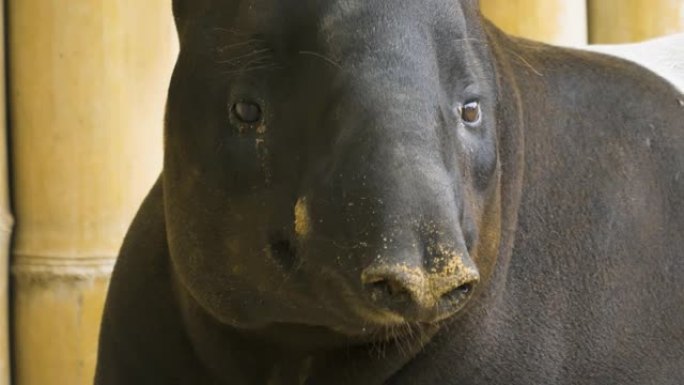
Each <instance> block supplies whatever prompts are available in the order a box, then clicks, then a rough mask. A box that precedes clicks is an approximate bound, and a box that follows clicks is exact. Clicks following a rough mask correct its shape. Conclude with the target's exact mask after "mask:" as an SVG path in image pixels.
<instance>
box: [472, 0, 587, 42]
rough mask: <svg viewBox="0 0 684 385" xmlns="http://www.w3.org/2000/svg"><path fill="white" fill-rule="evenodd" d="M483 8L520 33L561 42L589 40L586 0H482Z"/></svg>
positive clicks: (510, 30)
mask: <svg viewBox="0 0 684 385" xmlns="http://www.w3.org/2000/svg"><path fill="white" fill-rule="evenodd" d="M480 8H481V10H482V13H483V14H484V15H485V16H486V17H487V18H489V19H490V20H491V21H492V22H494V24H496V25H497V26H499V28H501V29H503V30H504V31H506V32H508V33H510V34H513V35H516V36H521V37H525V38H528V39H533V40H539V41H543V42H546V43H551V44H560V45H582V44H586V43H587V8H586V0H480Z"/></svg>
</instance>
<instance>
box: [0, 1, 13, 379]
mask: <svg viewBox="0 0 684 385" xmlns="http://www.w3.org/2000/svg"><path fill="white" fill-rule="evenodd" d="M4 20H5V10H4V7H0V385H9V384H10V359H9V358H10V357H9V315H8V297H9V295H8V292H9V290H8V289H9V285H8V278H9V271H8V270H9V269H8V267H9V248H10V236H11V232H12V224H13V219H12V215H11V213H10V208H9V188H8V183H7V182H8V179H7V135H6V134H7V130H6V128H7V127H6V124H5V123H6V121H7V114H6V105H7V101H6V87H5V86H6V85H5V47H4V41H5V33H4V31H5V28H4V26H5V22H4Z"/></svg>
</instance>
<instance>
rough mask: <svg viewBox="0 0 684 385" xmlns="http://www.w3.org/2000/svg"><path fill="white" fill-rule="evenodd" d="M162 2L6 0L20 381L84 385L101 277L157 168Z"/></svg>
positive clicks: (163, 72) (164, 29) (172, 48)
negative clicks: (15, 220) (15, 224)
mask: <svg viewBox="0 0 684 385" xmlns="http://www.w3.org/2000/svg"><path fill="white" fill-rule="evenodd" d="M170 6H171V2H170V1H168V0H145V1H139V0H69V1H61V0H9V1H8V25H9V28H8V31H9V36H8V37H9V40H8V41H9V47H8V49H9V54H10V56H9V58H10V61H9V64H10V72H9V73H10V79H11V83H10V95H9V96H10V101H11V104H10V105H11V118H12V119H11V127H12V146H13V147H12V148H13V151H12V155H13V167H14V172H13V191H14V198H15V199H14V200H15V201H14V207H15V210H16V216H17V229H16V230H17V234H16V238H15V244H14V250H13V255H14V263H13V267H12V272H13V275H14V282H15V290H14V307H13V317H14V325H15V328H14V331H15V335H14V351H13V353H14V357H15V379H16V384H18V385H34V384H35V385H50V384H69V385H72V384H73V385H78V384H91V383H92V376H93V372H94V364H95V361H96V348H97V336H98V333H99V322H100V317H101V312H102V307H103V303H104V296H105V293H106V289H107V284H108V278H109V274H110V272H111V269H112V265H113V263H114V259H115V256H116V253H117V250H118V248H119V246H120V243H121V240H122V238H123V235H124V232H125V231H126V229H127V227H128V224H129V222H130V220H131V218H132V216H133V214H134V212H135V210H136V209H137V207H138V205H139V204H140V201H141V200H142V197H143V196H144V195H145V194H146V192H147V190H148V189H149V187H150V186H151V184H152V183H153V180H154V179H155V178H156V177H157V175H158V173H159V170H160V169H161V157H162V155H161V152H162V140H161V135H162V122H163V106H164V99H165V91H166V88H167V85H168V78H169V75H170V70H171V67H172V63H173V60H174V59H175V53H176V49H177V48H176V37H175V31H174V28H173V18H172V16H171V10H170Z"/></svg>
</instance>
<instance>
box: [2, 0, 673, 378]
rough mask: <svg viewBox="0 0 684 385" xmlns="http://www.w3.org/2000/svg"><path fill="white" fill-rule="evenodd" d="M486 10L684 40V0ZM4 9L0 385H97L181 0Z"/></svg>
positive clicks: (545, 37)
mask: <svg viewBox="0 0 684 385" xmlns="http://www.w3.org/2000/svg"><path fill="white" fill-rule="evenodd" d="M480 2H481V6H482V10H483V12H484V13H485V15H487V16H488V17H489V18H491V19H492V20H493V21H494V22H495V23H496V24H497V25H499V26H500V27H502V28H503V29H504V30H506V31H508V32H510V33H513V34H516V35H520V36H523V37H528V38H531V39H536V40H541V41H545V42H549V43H555V44H563V45H584V44H586V43H588V42H591V43H619V42H630V41H638V40H643V39H647V38H651V37H655V36H659V35H664V34H669V33H673V32H677V31H684V0H480ZM6 9H7V10H8V12H7V18H6V20H5V19H4V17H3V16H4V15H2V14H1V13H0V18H2V20H5V28H3V29H0V33H3V32H4V31H5V30H6V31H7V33H8V38H7V39H6V40H5V39H0V41H6V42H7V49H6V51H7V53H8V60H7V63H8V70H7V71H5V68H4V67H2V66H1V64H3V63H5V60H0V71H2V73H3V74H5V73H6V74H7V78H8V79H9V84H8V86H7V87H5V84H4V82H3V81H4V79H5V76H3V77H0V79H2V80H1V81H0V90H3V92H1V93H0V95H1V97H2V98H3V102H2V103H0V119H2V120H0V121H2V122H4V121H8V123H9V134H10V135H9V137H10V139H11V140H10V141H9V143H6V136H5V134H6V130H0V181H4V182H5V183H3V184H0V185H1V186H3V187H4V188H2V189H0V251H1V252H0V259H1V260H0V294H2V295H0V385H7V384H10V383H14V384H18V385H53V384H54V385H62V384H64V385H81V384H91V383H92V376H93V369H94V363H95V360H96V345H97V335H98V328H99V319H100V315H101V312H102V306H103V301H104V296H105V293H106V289H107V283H108V277H109V273H110V272H111V268H112V265H113V263H114V259H115V256H116V253H117V250H118V248H119V246H120V243H121V240H122V238H123V235H124V233H125V231H126V229H127V227H128V224H129V222H130V220H131V218H132V216H133V214H134V213H135V211H136V210H137V208H138V205H139V204H140V202H141V200H142V198H143V196H144V195H145V194H146V192H147V190H148V188H149V187H150V186H151V185H152V183H153V181H154V179H155V178H156V177H157V175H158V173H159V170H160V169H161V154H162V152H161V151H162V143H161V141H162V139H161V134H162V120H163V111H164V102H165V92H166V89H167V85H168V80H169V77H170V73H171V69H172V66H173V62H174V60H175V55H176V51H177V43H176V36H175V31H174V28H173V18H172V16H171V0H142V1H141V0H69V1H64V0H7V4H6ZM0 11H2V8H1V7H0ZM4 52H5V50H2V51H1V52H0V54H2V55H3V57H4ZM5 94H6V95H7V100H5ZM6 105H7V106H9V119H5V106H6ZM7 145H9V146H10V147H9V148H10V151H9V161H10V163H9V164H10V165H11V169H10V175H11V180H9V179H8V163H7V161H8V153H7V149H8V147H7ZM10 191H11V193H12V198H13V199H12V202H11V210H10V199H9V193H10ZM13 216H14V218H16V227H15V228H14V240H13V243H12V250H11V265H12V268H11V271H12V290H11V291H9V290H8V266H9V264H10V258H9V254H10V253H9V251H10V250H9V247H10V246H9V237H10V232H11V229H12V223H13V220H12V218H13ZM10 292H11V293H12V301H11V309H10V308H9V307H8V296H9V294H8V293H10ZM9 320H11V321H12V322H11V327H10V326H8V323H9ZM10 331H11V332H10ZM10 341H11V346H10ZM10 351H11V353H10ZM10 362H11V363H12V365H10ZM10 367H11V369H12V370H11V372H12V373H10ZM10 374H11V376H10ZM10 378H11V379H12V381H10Z"/></svg>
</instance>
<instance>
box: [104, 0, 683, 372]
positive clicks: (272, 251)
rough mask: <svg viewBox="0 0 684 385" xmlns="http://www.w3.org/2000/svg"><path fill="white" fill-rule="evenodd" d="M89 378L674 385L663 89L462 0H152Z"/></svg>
mask: <svg viewBox="0 0 684 385" xmlns="http://www.w3.org/2000/svg"><path fill="white" fill-rule="evenodd" d="M173 11H174V16H175V21H176V25H177V29H178V37H179V40H180V53H179V56H178V60H177V63H176V66H175V70H174V73H173V76H172V79H171V82H170V87H169V90H168V100H167V106H166V109H167V112H166V118H165V139H164V148H165V155H164V166H163V170H162V172H161V175H160V177H159V179H158V181H157V182H156V184H155V185H154V187H152V189H151V191H150V193H149V195H148V196H147V198H146V199H145V201H144V203H143V204H142V206H141V208H140V210H139V212H138V214H137V216H136V218H135V220H134V221H133V224H132V225H131V227H130V229H129V231H128V234H127V236H126V238H125V241H124V244H123V247H122V249H121V252H120V256H119V259H118V261H117V263H116V266H115V269H114V272H113V276H112V280H111V285H110V288H109V292H108V297H107V301H106V306H105V311H104V316H103V320H102V325H101V335H100V345H99V358H98V363H97V370H96V378H95V383H96V384H97V385H114V384H126V385H137V384H140V385H143V384H145V385H161V384H193V385H194V384H199V385H204V384H215V385H219V384H235V385H252V384H268V385H304V384H306V385H342V384H345V385H346V384H349V385H351V384H353V385H379V384H392V385H422V384H425V385H428V384H429V385H432V384H440V385H469V384H489V385H491V384H506V385H523V384H524V385H529V384H601V385H606V384H621V385H624V384H640V385H643V384H658V385H666V384H672V385H674V384H681V383H682V381H684V380H682V379H684V95H682V93H681V92H680V91H678V90H677V89H676V88H675V87H673V86H672V85H671V84H669V83H668V82H666V81H665V80H664V79H662V78H661V77H659V76H657V75H655V74H654V73H652V72H650V71H648V70H646V69H644V68H642V67H640V66H638V65H636V64H634V63H630V62H627V61H624V60H621V59H618V58H613V57H609V56H604V55H601V54H597V53H590V52H582V51H580V50H574V49H568V48H558V47H553V46H549V45H544V44H541V43H536V42H532V41H528V40H523V39H519V38H514V37H511V36H508V35H507V34H505V33H503V32H502V31H500V30H499V29H497V28H496V27H495V26H493V25H492V24H491V23H490V22H488V21H487V20H486V19H484V18H483V16H482V15H481V14H480V11H479V4H478V1H476V0H374V1H366V0H318V1H308V0H279V1H276V0H174V1H173Z"/></svg>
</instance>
